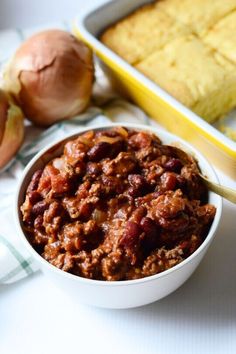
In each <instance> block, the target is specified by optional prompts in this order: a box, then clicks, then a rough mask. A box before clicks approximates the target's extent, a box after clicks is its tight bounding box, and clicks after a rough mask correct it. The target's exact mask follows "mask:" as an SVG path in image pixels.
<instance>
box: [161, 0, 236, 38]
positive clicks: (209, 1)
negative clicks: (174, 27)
mask: <svg viewBox="0 0 236 354" xmlns="http://www.w3.org/2000/svg"><path fill="white" fill-rule="evenodd" d="M156 7H157V8H158V9H159V10H162V11H165V12H166V13H167V14H168V15H169V16H171V17H172V18H174V19H175V20H176V21H180V22H181V23H183V24H185V25H186V26H188V28H189V29H190V30H191V31H192V32H194V33H196V34H198V35H201V34H203V33H205V32H206V31H207V30H208V29H209V28H211V27H212V26H213V25H214V24H215V23H216V22H217V21H219V20H220V19H221V18H223V17H224V16H226V15H227V14H229V13H230V12H231V11H233V10H235V9H236V0H223V1H222V0H197V1H196V0H195V1H194V0H163V1H157V2H156Z"/></svg>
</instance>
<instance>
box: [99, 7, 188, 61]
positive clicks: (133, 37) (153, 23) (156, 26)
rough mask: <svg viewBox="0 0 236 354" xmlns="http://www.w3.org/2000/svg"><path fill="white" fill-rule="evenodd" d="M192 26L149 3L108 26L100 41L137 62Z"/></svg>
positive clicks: (127, 59)
mask: <svg viewBox="0 0 236 354" xmlns="http://www.w3.org/2000/svg"><path fill="white" fill-rule="evenodd" d="M187 33H189V30H188V29H187V28H186V27H185V26H183V25H181V24H180V23H178V22H175V20H174V19H173V18H171V17H170V16H168V15H167V14H166V13H164V12H162V11H161V10H159V9H156V6H155V4H151V5H146V6H143V7H141V8H140V9H138V10H137V11H135V12H134V13H132V14H131V15H129V16H127V17H125V18H124V19H122V20H121V21H120V22H118V23H116V24H115V25H113V26H111V27H110V28H108V29H107V30H106V31H105V32H104V33H103V34H102V35H101V38H100V39H101V41H102V42H103V43H104V44H105V45H106V46H108V47H109V48H111V49H112V50H113V51H114V52H116V53H117V54H119V55H120V56H121V57H122V58H123V59H125V60H126V61H127V62H128V63H130V64H135V63H137V62H139V61H140V60H142V59H144V58H145V57H147V56H148V55H149V54H151V53H152V52H154V51H155V50H157V49H160V48H162V47H163V46H164V45H165V44H166V43H168V42H169V41H171V40H172V39H174V38H176V37H177V36H180V35H183V34H187Z"/></svg>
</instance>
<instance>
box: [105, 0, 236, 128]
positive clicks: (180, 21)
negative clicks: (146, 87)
mask: <svg viewBox="0 0 236 354" xmlns="http://www.w3.org/2000/svg"><path fill="white" fill-rule="evenodd" d="M235 30H236V0H225V1H222V0H214V1H212V0H197V1H195V2H194V1H192V0H181V1H180V0H159V1H155V2H153V3H151V4H148V5H144V6H143V7H141V8H139V9H137V10H136V11H134V12H133V13H131V14H129V15H128V16H127V17H125V18H124V19H122V20H120V21H119V22H118V23H116V24H114V25H112V26H111V27H109V28H108V29H107V30H105V32H104V33H103V34H102V35H101V41H102V42H103V43H104V44H105V45H107V46H108V47H109V48H111V49H112V50H113V51H114V52H116V53H117V54H118V55H120V56H121V57H122V58H123V59H125V60H126V61H127V62H128V63H130V64H131V65H133V66H134V67H135V68H136V69H137V70H139V71H141V72H142V73H143V74H144V75H146V76H147V77H148V78H150V79H151V80H153V81H154V82H155V83H157V84H158V85H159V86H160V87H162V88H163V89H164V90H166V91H167V92H169V93H170V94H171V95H172V96H173V97H175V98H176V99H177V100H179V101H180V102H182V103H183V104H184V105H186V106H187V107H189V108H190V109H192V110H193V111H194V112H195V113H197V114H198V115H200V116H201V117H202V118H204V119H205V120H206V121H208V122H209V123H212V122H214V121H215V120H216V119H219V118H220V117H222V116H224V115H225V114H227V113H228V112H229V111H230V110H231V109H232V108H234V107H235V106H236V39H235V36H234V34H235Z"/></svg>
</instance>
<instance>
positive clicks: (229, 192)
mask: <svg viewBox="0 0 236 354" xmlns="http://www.w3.org/2000/svg"><path fill="white" fill-rule="evenodd" d="M199 175H200V177H201V178H202V179H203V180H204V183H205V184H206V186H207V187H208V188H209V189H210V190H211V191H212V192H215V193H216V194H218V195H220V196H221V197H223V198H225V199H227V200H229V201H230V202H232V203H235V204H236V190H234V189H232V188H228V187H224V186H221V185H220V184H217V183H214V182H211V181H209V179H207V178H206V177H204V176H203V175H202V174H200V173H199Z"/></svg>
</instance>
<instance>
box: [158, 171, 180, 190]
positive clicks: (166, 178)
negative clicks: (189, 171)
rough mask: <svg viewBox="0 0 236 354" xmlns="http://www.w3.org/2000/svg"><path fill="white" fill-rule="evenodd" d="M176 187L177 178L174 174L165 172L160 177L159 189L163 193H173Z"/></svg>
mask: <svg viewBox="0 0 236 354" xmlns="http://www.w3.org/2000/svg"><path fill="white" fill-rule="evenodd" d="M176 185H177V178H176V174H175V173H174V172H165V173H163V175H162V176H161V189H162V190H164V191H168V190H170V191H173V190H175V188H176Z"/></svg>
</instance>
